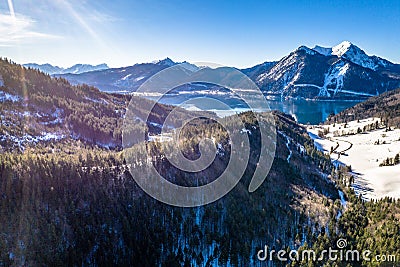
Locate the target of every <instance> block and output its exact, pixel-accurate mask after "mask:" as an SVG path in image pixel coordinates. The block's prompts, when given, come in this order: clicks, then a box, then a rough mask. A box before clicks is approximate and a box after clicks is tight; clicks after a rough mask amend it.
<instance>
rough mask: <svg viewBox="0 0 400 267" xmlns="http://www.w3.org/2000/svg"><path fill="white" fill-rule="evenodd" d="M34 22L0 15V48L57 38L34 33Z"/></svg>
mask: <svg viewBox="0 0 400 267" xmlns="http://www.w3.org/2000/svg"><path fill="white" fill-rule="evenodd" d="M34 25H35V21H34V20H32V19H31V18H29V17H26V16H23V15H20V14H15V16H11V15H9V14H4V13H3V14H1V13H0V46H10V45H13V44H17V43H23V42H24V43H26V42H32V41H35V40H38V39H49V38H58V36H55V35H51V34H46V33H41V32H38V31H35V30H34V29H33V28H34Z"/></svg>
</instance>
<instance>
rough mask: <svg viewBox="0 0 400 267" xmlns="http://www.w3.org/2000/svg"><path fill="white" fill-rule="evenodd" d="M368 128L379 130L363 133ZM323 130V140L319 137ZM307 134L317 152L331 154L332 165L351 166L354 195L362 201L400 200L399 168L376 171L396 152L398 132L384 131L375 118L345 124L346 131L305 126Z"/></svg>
mask: <svg viewBox="0 0 400 267" xmlns="http://www.w3.org/2000/svg"><path fill="white" fill-rule="evenodd" d="M371 124H374V125H379V127H380V129H378V130H372V131H364V130H365V127H368V125H371ZM324 130H325V133H326V134H325V137H324V138H321V137H319V136H318V133H319V132H323V131H324ZM307 131H308V133H309V135H310V137H311V138H313V139H314V143H315V145H316V147H317V148H318V149H320V150H322V151H324V152H326V153H330V152H331V151H332V150H333V153H331V158H332V161H334V162H335V161H336V162H337V163H338V164H345V165H347V166H351V169H352V174H353V175H354V177H355V181H354V184H353V188H354V189H355V191H356V193H357V194H362V195H363V197H364V198H365V199H379V198H383V197H386V196H388V197H394V198H400V165H395V166H383V167H379V164H381V163H382V162H383V161H384V160H385V159H386V158H388V157H389V158H393V157H395V155H396V154H397V153H399V152H400V129H392V130H390V131H386V129H385V128H384V127H383V126H382V125H381V122H380V119H379V118H369V119H365V120H360V121H358V122H357V121H351V122H348V123H347V125H346V127H345V124H344V123H337V124H336V125H334V124H331V125H323V126H316V125H314V126H309V127H308V129H307ZM360 131H361V132H360ZM357 132H359V133H357Z"/></svg>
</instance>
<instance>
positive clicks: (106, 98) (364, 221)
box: [0, 59, 400, 266]
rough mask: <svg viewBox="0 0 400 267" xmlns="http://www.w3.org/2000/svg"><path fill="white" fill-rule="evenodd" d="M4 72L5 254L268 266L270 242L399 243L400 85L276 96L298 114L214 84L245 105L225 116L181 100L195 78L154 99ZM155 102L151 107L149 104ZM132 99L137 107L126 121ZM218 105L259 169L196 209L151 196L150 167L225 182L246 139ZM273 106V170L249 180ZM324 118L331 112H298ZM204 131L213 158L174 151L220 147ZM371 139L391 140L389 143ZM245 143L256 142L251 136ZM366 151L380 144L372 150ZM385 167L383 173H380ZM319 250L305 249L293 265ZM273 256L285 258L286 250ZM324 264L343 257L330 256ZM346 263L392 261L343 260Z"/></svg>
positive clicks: (87, 262) (4, 259)
mask: <svg viewBox="0 0 400 267" xmlns="http://www.w3.org/2000/svg"><path fill="white" fill-rule="evenodd" d="M159 63H160V62H157V63H152V64H159ZM149 66H150V65H147V67H149ZM268 67H269V65H268V64H265V65H263V66H260V68H259V69H262V70H265V69H266V68H268ZM107 71H112V70H109V69H108V70H107ZM253 71H254V70H253ZM88 73H90V72H88ZM0 74H1V87H0V90H1V94H0V115H1V116H0V119H1V122H2V124H1V128H0V137H1V138H0V146H1V154H0V177H1V179H0V192H1V195H0V196H1V197H0V211H1V215H2V216H1V217H0V233H2V234H1V237H0V266H3V265H4V266H9V265H11V266H38V265H41V266H60V265H65V264H67V265H70V266H101V265H120V266H248V265H251V266H265V263H264V262H261V261H259V260H258V259H257V252H258V251H259V250H260V249H261V248H263V247H264V246H265V245H267V246H268V247H270V248H277V249H284V250H289V249H294V250H298V251H303V250H308V249H313V250H315V251H316V253H321V251H323V250H324V249H328V248H330V247H335V246H336V241H337V240H339V239H340V238H344V239H346V240H347V242H348V243H349V247H350V246H351V247H354V248H357V249H360V250H363V249H370V250H371V251H372V252H373V253H374V255H376V254H379V253H380V252H381V248H382V247H385V249H386V250H387V251H389V252H390V253H394V254H395V255H398V254H399V253H400V251H399V248H398V246H396V244H397V243H398V242H400V240H399V238H400V237H399V235H397V234H393V233H397V232H398V230H399V229H400V221H399V219H400V218H399V217H398V214H399V211H400V201H399V200H398V199H397V198H398V195H397V194H398V191H397V189H398V187H397V184H396V183H397V181H396V180H398V179H397V178H396V176H394V175H393V172H392V171H394V172H397V170H398V166H399V165H394V166H382V167H379V164H380V163H381V162H380V160H382V162H384V163H385V164H386V162H388V163H389V164H388V165H392V163H395V162H396V154H395V153H396V151H395V149H393V146H395V147H396V146H398V138H399V136H398V135H399V130H398V122H399V120H398V117H399V116H398V106H397V105H398V99H399V98H398V92H399V89H398V90H392V91H390V90H389V91H388V92H387V93H383V94H382V95H380V96H377V97H373V98H370V99H368V100H367V101H365V102H361V103H358V104H356V103H357V102H356V101H360V99H357V100H355V99H353V100H352V101H343V102H334V101H326V102H322V101H311V102H309V101H306V100H304V99H291V98H290V97H288V98H286V97H284V98H282V99H281V100H280V101H279V102H276V103H277V104H276V105H277V106H279V105H281V108H274V107H272V108H273V109H280V110H283V111H285V113H286V114H285V113H283V112H281V111H276V110H275V111H268V112H266V113H261V114H258V113H253V112H250V111H248V110H247V109H246V107H245V106H241V103H240V101H237V99H236V98H235V97H232V98H229V99H226V94H227V92H222V93H219V92H218V90H217V89H222V90H224V89H223V88H215V87H212V90H211V91H210V87H209V86H208V87H207V88H206V89H207V90H208V91H207V94H205V96H209V95H211V94H212V95H214V96H221V100H225V102H226V103H227V104H230V105H229V106H231V107H232V110H228V111H229V112H230V113H229V112H226V113H225V114H223V115H221V114H218V111H221V110H219V109H216V107H215V106H211V107H203V106H201V107H196V106H193V105H190V101H189V102H188V106H185V107H184V108H186V109H184V108H182V107H177V105H179V103H180V102H179V101H180V100H182V99H179V97H177V96H181V95H183V96H184V98H183V99H185V100H187V99H189V100H190V99H191V98H192V97H193V95H195V94H194V93H193V91H189V93H187V94H185V93H183V94H180V93H177V94H175V95H174V97H175V98H174V97H172V96H171V97H170V98H168V96H167V98H166V99H167V100H168V101H177V102H168V101H166V102H164V103H163V102H161V103H154V102H152V101H151V99H149V98H150V97H151V95H147V96H146V98H143V97H142V96H140V95H129V94H117V93H106V92H103V91H100V90H98V89H97V88H96V87H94V86H89V85H85V84H84V85H81V84H79V85H73V84H71V82H70V81H68V80H67V79H65V78H60V77H51V76H50V75H47V74H45V73H42V72H40V71H38V70H35V69H29V68H24V67H23V66H21V65H19V64H16V63H14V62H12V61H10V60H6V59H2V60H1V61H0ZM76 75H79V74H76ZM91 75H92V74H91ZM127 75H128V74H125V76H124V77H127ZM129 78H130V76H129V77H127V78H126V79H129ZM139 80H142V79H139ZM188 86H189V87H188ZM188 86H186V87H184V88H186V89H187V88H191V87H190V86H191V85H188ZM200 87H203V88H204V85H203V84H201V85H199V84H195V85H194V88H195V89H196V90H197V89H198V88H200ZM214 89H215V90H214ZM183 92H184V91H183ZM186 92H187V91H186ZM200 95H201V93H200ZM186 97H187V98H186ZM331 100H332V99H331ZM291 101H298V102H291ZM178 102H179V103H178ZM128 103H130V104H129V107H130V108H129V109H127V106H128ZM269 103H271V106H273V105H274V104H273V103H274V102H269ZM381 103H386V105H382V104H381ZM354 104H356V105H354ZM153 105H154V108H153V109H151V112H150V114H149V116H148V117H146V116H145V114H146V112H145V107H148V106H153ZM346 105H349V108H348V106H346ZM350 106H351V107H350ZM371 107H373V108H371ZM363 109H367V110H369V111H371V112H372V111H374V112H373V113H367V112H361V111H360V110H363ZM210 111H215V113H214V112H210ZM222 111H224V110H222ZM255 111H257V110H255ZM353 111H354V112H353ZM129 112H131V113H133V115H134V116H133V119H132V120H131V121H128V124H127V126H128V127H127V128H124V127H123V125H124V119H125V118H126V116H127V114H129ZM171 113H173V115H172V117H171V118H169V119H168V124H167V125H165V126H167V127H166V128H167V129H168V130H169V131H168V132H167V133H162V129H161V128H162V125H163V124H164V123H165V121H166V119H167V117H168V116H169V115H170V114H171ZM216 113H217V114H216ZM233 113H234V114H233ZM236 113H237V114H236ZM287 113H289V114H287ZM130 115H132V114H130ZM217 115H220V116H221V117H223V118H222V119H221V121H224V122H225V123H227V125H230V127H232V128H233V129H236V132H237V134H239V135H240V136H242V137H245V138H248V147H247V148H248V150H249V157H248V158H246V157H245V155H244V153H237V156H238V158H239V160H240V163H241V164H242V163H243V164H244V165H245V166H246V168H245V170H244V172H243V175H242V176H241V177H239V178H241V179H240V181H239V182H238V183H237V184H235V186H234V188H233V189H232V191H230V192H229V193H228V194H226V195H225V196H224V197H222V198H221V199H218V200H217V201H215V202H212V203H209V204H207V205H204V206H199V207H194V208H182V207H174V206H171V205H166V204H164V203H162V202H160V201H157V200H156V199H154V198H153V197H151V196H150V195H148V194H147V193H146V192H145V191H144V190H143V188H141V186H140V185H139V184H138V183H137V177H140V178H141V179H143V180H144V181H149V182H150V181H152V179H153V174H154V172H152V171H153V170H156V171H157V173H159V174H160V175H162V177H164V178H165V180H166V181H169V182H171V183H173V184H177V185H181V186H187V187H196V186H199V185H200V186H201V185H206V184H209V183H212V182H214V181H215V180H216V179H217V178H218V176H219V175H220V174H221V173H223V172H224V170H225V168H226V166H228V165H229V161H230V158H231V157H232V155H233V154H234V153H235V152H234V151H233V150H232V143H231V138H230V136H229V134H228V133H227V130H226V129H224V127H221V126H220V125H219V123H220V122H221V121H217ZM234 115H236V116H234ZM367 115H370V117H366V118H364V117H362V116H367ZM356 116H359V117H356ZM325 117H326V118H327V121H326V122H325V123H326V124H322V120H323V119H324V118H325ZM193 118H196V119H195V120H194V119H193ZM267 118H273V121H274V124H273V127H271V129H272V130H273V131H276V140H274V148H275V146H276V149H275V150H274V151H273V152H274V153H273V154H271V153H270V154H271V158H272V163H271V164H272V165H271V169H270V171H269V172H268V173H262V174H263V175H266V177H265V180H263V182H262V183H261V185H260V187H259V188H258V189H257V190H256V191H254V192H249V190H248V188H249V186H250V184H251V182H252V178H253V174H254V173H256V170H257V168H258V166H259V165H262V163H263V160H266V158H263V157H261V156H260V155H262V152H263V151H264V150H268V149H266V148H269V146H268V144H267V146H265V144H264V143H261V129H262V128H261V125H265V124H267V125H268V124H269V123H270V121H269V120H268V119H267ZM370 118H373V119H370ZM378 119H379V120H378ZM188 120H189V121H190V123H187V124H184V123H183V122H185V121H188ZM313 120H315V123H320V124H319V125H304V124H299V121H303V122H304V123H306V124H307V122H310V121H313ZM376 121H378V126H377V124H376ZM333 124H335V125H333ZM364 127H365V129H364ZM374 127H375V128H374ZM328 128H329V130H328ZM359 128H360V130H359ZM372 128H374V129H372ZM389 128H390V130H389ZM124 129H125V130H127V131H126V132H125V133H128V134H131V135H132V136H135V135H139V134H142V133H144V136H142V137H145V139H144V140H141V139H140V140H139V139H138V140H135V139H134V140H132V143H129V145H128V148H126V147H125V149H123V147H122V140H121V139H122V134H123V130H124ZM271 129H270V130H271ZM386 129H387V131H386ZM176 131H180V135H179V136H178V135H176V134H175V132H176ZM360 131H361V132H360ZM362 132H364V133H362ZM310 136H311V137H310ZM202 138H208V139H209V140H212V143H210V144H211V146H210V149H211V151H214V153H215V158H214V161H213V162H212V164H211V165H210V166H208V167H207V168H206V169H204V170H201V171H199V172H197V173H192V172H188V171H184V170H180V169H179V168H177V167H176V166H175V165H174V164H173V162H170V161H169V160H168V158H167V154H168V152H169V150H168V149H169V148H170V147H174V146H177V145H178V146H179V148H180V151H181V152H182V154H183V155H184V157H186V158H187V159H190V160H196V159H198V158H199V157H200V156H201V155H202V153H207V152H209V151H208V150H207V151H206V150H202V149H201V147H200V141H199V140H201V139H202ZM329 138H330V139H331V140H329ZM370 139H373V140H375V139H377V140H378V139H379V140H380V141H379V145H375V144H371V143H370V142H369V141H368V140H370ZM377 140H376V141H377ZM374 142H375V141H374ZM383 142H385V143H384V144H383ZM389 143H390V144H389ZM363 145H365V146H363ZM239 147H240V149H241V150H240V151H245V150H246V145H245V143H240V146H239ZM331 147H332V148H331ZM374 149H377V150H374ZM389 149H390V151H389ZM331 150H332V153H331V155H329V152H330V151H331ZM269 152H271V151H269ZM367 154H368V155H369V154H373V155H374V156H373V157H366V158H361V156H362V155H367ZM385 157H387V158H388V160H387V158H385ZM332 159H333V160H332ZM377 159H378V161H376V160H377ZM370 160H375V162H373V163H371V162H370ZM366 162H367V163H366ZM350 165H351V168H350V167H349V166H350ZM132 170H135V171H134V172H132ZM377 170H384V172H382V173H379V177H380V180H379V182H377V183H375V182H374V181H375V180H376V179H374V176H373V175H375V172H377ZM234 174H235V172H232V175H234ZM134 175H135V176H134ZM352 175H354V177H353V178H351V177H352ZM356 175H358V176H356ZM150 186H153V187H157V186H159V185H157V184H152V183H150ZM159 189H160V190H162V189H163V187H162V186H161V187H160V188H159ZM372 189H373V190H372ZM362 190H364V191H362ZM191 197H193V198H196V197H198V196H197V195H196V196H191ZM372 199H373V200H372ZM366 200H368V201H366ZM382 221H384V223H382ZM16 225H17V226H18V227H16ZM399 255H400V254H399ZM320 263H321V262H315V261H312V260H292V261H291V262H290V265H291V266H321V264H320ZM268 264H269V265H271V266H285V265H286V264H284V263H282V262H281V261H280V260H279V259H277V258H274V259H272V260H271V261H270V262H269V263H268ZM322 264H323V265H324V266H330V262H329V260H328V259H323V262H322ZM346 265H351V266H379V263H376V262H368V261H360V262H357V263H354V262H352V261H346V260H341V261H339V262H338V266H346Z"/></svg>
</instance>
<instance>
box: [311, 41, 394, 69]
mask: <svg viewBox="0 0 400 267" xmlns="http://www.w3.org/2000/svg"><path fill="white" fill-rule="evenodd" d="M313 50H314V51H317V52H318V53H320V54H322V55H325V56H337V57H339V58H345V59H347V60H349V61H351V62H353V63H355V64H358V65H360V66H363V67H364V68H368V69H371V70H378V69H385V68H387V67H388V66H390V65H394V64H393V63H391V62H389V61H387V60H385V59H382V58H380V57H377V56H368V55H367V54H366V53H365V52H364V51H363V50H361V49H360V48H359V47H357V46H355V45H353V44H352V43H350V42H349V41H344V42H342V43H340V44H338V45H336V46H334V47H331V48H326V47H321V46H318V45H317V46H315V47H314V48H313Z"/></svg>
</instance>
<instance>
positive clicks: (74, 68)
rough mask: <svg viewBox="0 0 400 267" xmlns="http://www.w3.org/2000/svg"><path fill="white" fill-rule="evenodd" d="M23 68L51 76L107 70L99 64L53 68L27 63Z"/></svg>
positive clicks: (105, 66) (46, 65)
mask: <svg viewBox="0 0 400 267" xmlns="http://www.w3.org/2000/svg"><path fill="white" fill-rule="evenodd" d="M24 66H25V67H29V68H32V69H38V70H40V71H42V72H44V73H47V74H50V75H53V74H67V73H73V74H80V73H84V72H88V71H96V70H105V69H108V66H107V64H99V65H90V64H75V65H73V66H71V67H69V68H61V67H58V66H53V65H51V64H36V63H28V64H24Z"/></svg>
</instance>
